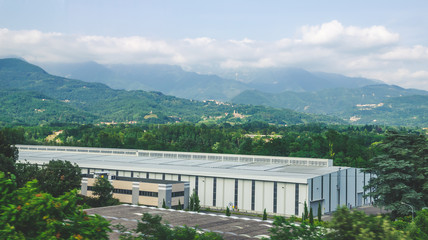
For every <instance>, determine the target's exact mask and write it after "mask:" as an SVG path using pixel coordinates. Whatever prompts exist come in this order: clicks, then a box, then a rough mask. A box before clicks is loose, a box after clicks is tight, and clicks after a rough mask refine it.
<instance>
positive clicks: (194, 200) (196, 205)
mask: <svg viewBox="0 0 428 240" xmlns="http://www.w3.org/2000/svg"><path fill="white" fill-rule="evenodd" d="M200 209H201V205H200V201H199V196H198V194H197V193H196V191H195V189H193V193H192V195H191V196H190V204H189V210H190V211H195V212H199V210H200Z"/></svg>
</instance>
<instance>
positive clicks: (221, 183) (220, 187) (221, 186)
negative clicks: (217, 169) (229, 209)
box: [216, 178, 226, 208]
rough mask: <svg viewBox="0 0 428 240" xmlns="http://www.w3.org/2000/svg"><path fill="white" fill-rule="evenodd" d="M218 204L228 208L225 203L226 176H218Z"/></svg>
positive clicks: (220, 206)
mask: <svg viewBox="0 0 428 240" xmlns="http://www.w3.org/2000/svg"><path fill="white" fill-rule="evenodd" d="M216 195H217V196H216V206H217V207H218V208H226V205H224V178H217V192H216Z"/></svg>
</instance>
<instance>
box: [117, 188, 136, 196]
mask: <svg viewBox="0 0 428 240" xmlns="http://www.w3.org/2000/svg"><path fill="white" fill-rule="evenodd" d="M113 193H116V194H129V195H132V190H128V189H118V188H115V189H113Z"/></svg>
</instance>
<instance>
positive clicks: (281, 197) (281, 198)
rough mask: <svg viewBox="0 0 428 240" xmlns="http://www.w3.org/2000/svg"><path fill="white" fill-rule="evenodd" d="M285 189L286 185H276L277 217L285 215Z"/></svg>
mask: <svg viewBox="0 0 428 240" xmlns="http://www.w3.org/2000/svg"><path fill="white" fill-rule="evenodd" d="M286 187H287V184H286V183H278V196H277V199H278V202H277V211H276V212H277V213H278V214H279V215H285V214H286V213H285V210H286V205H287V204H288V203H286Z"/></svg>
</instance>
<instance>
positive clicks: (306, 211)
mask: <svg viewBox="0 0 428 240" xmlns="http://www.w3.org/2000/svg"><path fill="white" fill-rule="evenodd" d="M308 217H309V213H308V205H307V204H306V201H305V204H304V207H303V217H302V221H305V220H306V219H308Z"/></svg>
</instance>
